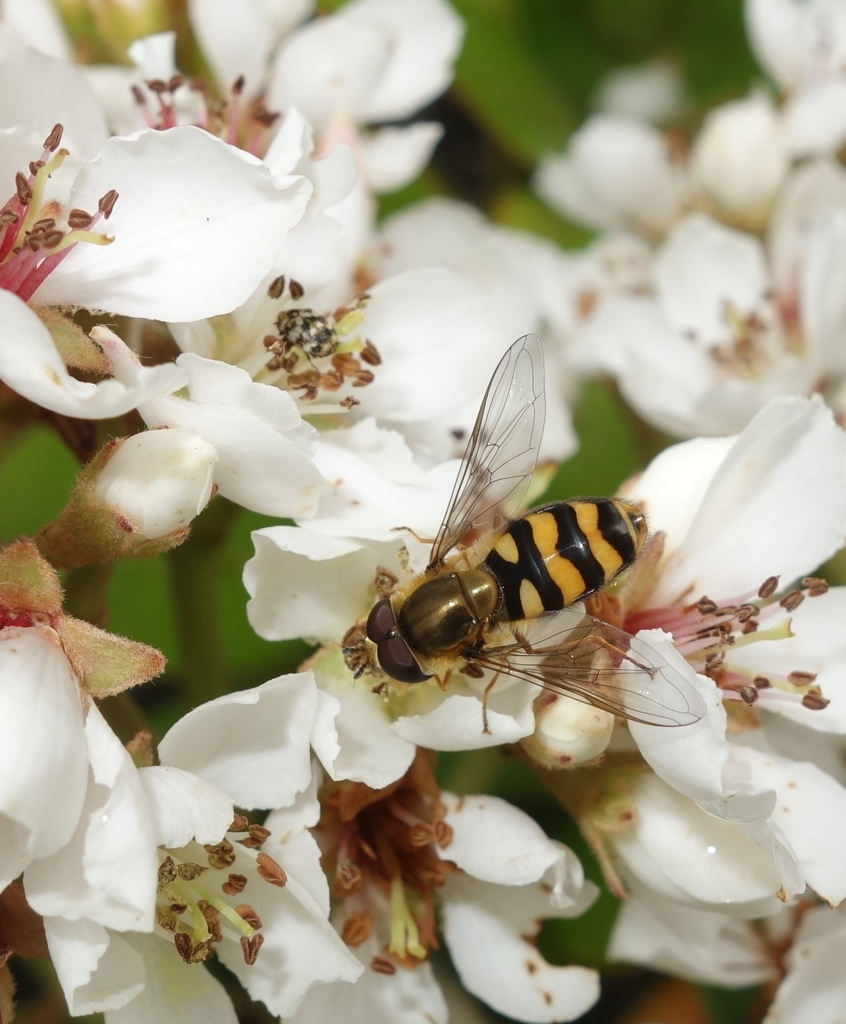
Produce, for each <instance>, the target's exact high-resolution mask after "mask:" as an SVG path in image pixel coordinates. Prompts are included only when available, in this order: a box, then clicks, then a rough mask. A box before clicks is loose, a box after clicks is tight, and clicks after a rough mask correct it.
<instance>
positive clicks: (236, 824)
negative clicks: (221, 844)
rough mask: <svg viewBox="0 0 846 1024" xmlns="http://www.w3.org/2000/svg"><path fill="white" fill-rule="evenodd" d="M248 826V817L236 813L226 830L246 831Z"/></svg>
mask: <svg viewBox="0 0 846 1024" xmlns="http://www.w3.org/2000/svg"><path fill="white" fill-rule="evenodd" d="M249 827H250V819H249V818H248V817H247V816H246V814H236V815H235V817H234V818H233V819H232V824H231V825H230V826H229V828H228V829H227V830H226V831H227V832H246V831H248V830H249Z"/></svg>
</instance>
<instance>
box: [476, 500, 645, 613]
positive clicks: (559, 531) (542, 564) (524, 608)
mask: <svg viewBox="0 0 846 1024" xmlns="http://www.w3.org/2000/svg"><path fill="white" fill-rule="evenodd" d="M645 539H646V520H645V519H644V516H643V513H642V512H641V511H640V509H639V508H636V507H635V506H634V505H630V504H629V503H628V502H627V501H622V500H621V499H620V498H583V499H577V500H575V501H559V502H555V503H554V504H552V505H545V506H544V507H543V508H538V509H533V510H532V511H531V512H527V513H526V515H525V516H523V517H522V518H520V519H515V520H514V522H512V523H511V524H510V525H509V527H508V529H507V530H506V531H505V533H503V535H502V536H501V537H500V538H499V540H497V542H496V544H495V545H494V546H493V548H492V549H491V551H490V552H489V553H488V555H487V557H486V558H485V560H484V562H483V563H482V565H481V568H483V569H487V570H488V572H490V573H491V575H492V576H494V578H495V579H496V581H497V583H498V584H499V586H500V588H501V590H502V603H501V605H500V607H499V608H498V609H497V612H496V615H495V618H496V619H498V620H500V621H505V622H508V621H512V620H516V619H531V618H535V617H537V616H538V615H542V614H543V613H544V612H553V611H559V610H560V609H561V608H566V607H567V605H570V604H573V602H574V601H579V600H580V599H581V598H583V597H587V595H588V594H592V593H593V592H594V591H596V590H599V588H600V587H604V586H605V584H606V583H610V582H611V580H612V579H614V577H615V576H616V575H617V574H618V573H620V572H622V571H623V569H626V568H627V567H628V566H630V565H631V564H632V562H633V561H634V560H635V558H637V556H638V554H639V553H640V549H641V548H642V547H643V542H644V541H645Z"/></svg>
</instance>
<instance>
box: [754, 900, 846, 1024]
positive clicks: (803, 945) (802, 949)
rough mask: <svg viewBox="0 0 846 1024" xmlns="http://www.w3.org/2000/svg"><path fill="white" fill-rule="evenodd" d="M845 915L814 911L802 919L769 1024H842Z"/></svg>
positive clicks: (845, 994)
mask: <svg viewBox="0 0 846 1024" xmlns="http://www.w3.org/2000/svg"><path fill="white" fill-rule="evenodd" d="M844 944H846V933H845V932H844V918H843V911H842V910H841V911H839V912H837V913H832V911H831V910H829V909H828V908H827V907H814V908H812V909H810V910H809V911H808V913H807V914H805V916H804V917H803V918H802V922H801V924H800V925H799V929H798V931H797V933H796V935H795V936H794V938H793V945H792V947H791V949H790V952H789V953H788V964H789V970H788V972H787V977H786V978H785V979H784V981H782V983H781V985H780V986H779V988H778V991H777V992H776V995H775V999H774V1000H773V1002H772V1005H771V1006H770V1009H769V1013H768V1014H767V1018H766V1021H767V1024H806V1022H807V1021H809V1020H810V1019H811V1018H810V1017H809V1014H811V1015H812V1017H813V1021H814V1024H839V1022H840V1021H842V1019H843V1006H844V1004H846V978H844V975H843V970H842V965H843V950H844Z"/></svg>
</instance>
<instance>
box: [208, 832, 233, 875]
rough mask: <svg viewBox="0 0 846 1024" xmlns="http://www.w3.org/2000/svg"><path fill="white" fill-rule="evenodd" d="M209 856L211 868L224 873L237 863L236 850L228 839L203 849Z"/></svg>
mask: <svg viewBox="0 0 846 1024" xmlns="http://www.w3.org/2000/svg"><path fill="white" fill-rule="evenodd" d="M203 849H205V851H206V853H207V854H208V855H209V866H210V867H213V868H216V869H217V870H218V871H222V870H224V869H225V868H228V867H231V866H232V865H233V864H234V863H235V849H234V847H233V846H232V843H230V842H229V840H228V839H221V841H220V842H219V843H212V844H210V845H208V846H205V847H203Z"/></svg>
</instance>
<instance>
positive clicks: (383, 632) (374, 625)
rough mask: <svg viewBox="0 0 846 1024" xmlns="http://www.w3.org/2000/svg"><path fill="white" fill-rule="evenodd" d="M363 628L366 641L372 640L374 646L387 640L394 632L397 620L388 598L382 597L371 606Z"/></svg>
mask: <svg viewBox="0 0 846 1024" xmlns="http://www.w3.org/2000/svg"><path fill="white" fill-rule="evenodd" d="M364 628H365V631H366V632H367V639H368V640H372V641H373V643H374V644H378V643H381V642H382V641H383V640H387V638H388V637H389V636H391V635H393V634H394V633H395V632H396V628H397V620H396V616H395V615H394V610H393V608H392V607H391V601H390V598H387V597H383V598H382V600H381V601H377V602H376V604H374V605H373V607H372V608H371V609H370V614H369V615H368V616H367V624H366V625H365V627H364Z"/></svg>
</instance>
